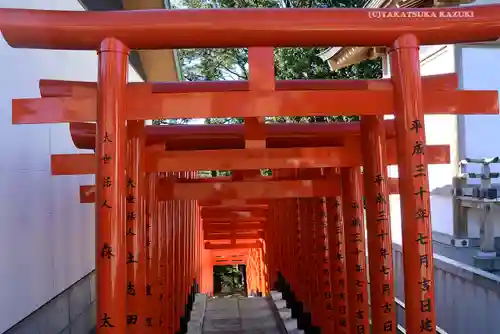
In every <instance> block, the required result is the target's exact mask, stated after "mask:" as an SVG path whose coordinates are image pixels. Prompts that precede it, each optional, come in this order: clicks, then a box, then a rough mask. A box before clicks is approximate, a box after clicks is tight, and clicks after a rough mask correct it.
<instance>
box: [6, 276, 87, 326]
mask: <svg viewBox="0 0 500 334" xmlns="http://www.w3.org/2000/svg"><path fill="white" fill-rule="evenodd" d="M95 324H96V316H95V271H92V272H91V273H89V274H87V275H86V276H85V277H83V278H82V279H81V280H79V281H78V282H76V283H75V284H73V285H72V286H70V287H69V288H68V289H66V290H64V291H63V292H61V293H60V294H59V295H57V296H56V297H54V298H53V299H51V300H50V301H48V302H47V303H46V304H44V305H43V306H42V307H40V308H39V309H37V310H36V311H34V312H33V313H31V314H30V315H29V316H27V317H26V318H24V319H23V320H21V321H20V322H19V323H17V324H16V325H15V326H13V327H12V328H10V329H9V330H7V331H6V332H4V334H88V333H89V332H90V331H91V330H92V329H93V328H94V327H95Z"/></svg>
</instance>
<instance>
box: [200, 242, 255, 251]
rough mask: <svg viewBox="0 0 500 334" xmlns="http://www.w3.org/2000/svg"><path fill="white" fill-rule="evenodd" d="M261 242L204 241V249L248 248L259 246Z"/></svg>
mask: <svg viewBox="0 0 500 334" xmlns="http://www.w3.org/2000/svg"><path fill="white" fill-rule="evenodd" d="M261 246H262V243H261V242H260V241H257V242H253V243H234V244H216V243H212V242H205V249H223V250H225V249H233V250H236V249H249V248H260V247H261Z"/></svg>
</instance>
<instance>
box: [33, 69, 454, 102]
mask: <svg viewBox="0 0 500 334" xmlns="http://www.w3.org/2000/svg"><path fill="white" fill-rule="evenodd" d="M39 87H40V95H41V96H42V97H94V96H96V92H97V83H95V82H83V81H63V80H46V79H42V80H40V82H39ZM422 87H423V89H426V90H433V89H450V90H453V89H457V88H458V75H457V74H456V73H447V74H438V75H429V76H425V77H422ZM351 89H352V90H369V89H371V90H392V81H391V79H375V80H276V85H275V90H351ZM127 90H128V92H127V94H144V93H145V92H146V93H148V92H152V93H202V92H212V93H215V92H237V91H248V90H249V84H248V81H238V80H234V81H184V82H152V83H150V82H140V83H129V84H128V85H127Z"/></svg>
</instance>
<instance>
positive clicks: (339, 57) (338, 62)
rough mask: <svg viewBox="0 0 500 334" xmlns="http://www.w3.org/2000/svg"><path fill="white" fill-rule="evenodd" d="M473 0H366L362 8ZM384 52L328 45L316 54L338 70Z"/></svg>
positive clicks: (440, 4) (381, 48)
mask: <svg viewBox="0 0 500 334" xmlns="http://www.w3.org/2000/svg"><path fill="white" fill-rule="evenodd" d="M474 1H475V0H368V1H367V2H366V4H365V6H364V8H429V7H453V6H458V5H462V4H468V3H472V2H474ZM385 54H386V47H384V46H373V47H330V48H328V49H326V50H324V51H323V52H321V53H320V54H319V55H318V56H319V57H320V58H321V59H322V60H323V61H327V62H328V64H329V65H330V68H331V69H332V70H334V71H335V70H338V69H340V68H343V67H347V66H350V65H353V64H357V63H360V62H362V61H364V60H368V59H375V58H378V57H380V56H383V55H385Z"/></svg>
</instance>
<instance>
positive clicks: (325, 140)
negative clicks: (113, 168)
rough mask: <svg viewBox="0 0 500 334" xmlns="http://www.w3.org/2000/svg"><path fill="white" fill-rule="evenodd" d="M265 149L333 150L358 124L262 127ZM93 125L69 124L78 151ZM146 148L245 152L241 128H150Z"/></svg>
mask: <svg viewBox="0 0 500 334" xmlns="http://www.w3.org/2000/svg"><path fill="white" fill-rule="evenodd" d="M384 125H385V130H386V135H387V138H394V137H395V131H394V120H386V121H384ZM264 128H265V133H266V138H267V139H266V142H267V147H271V148H272V147H276V148H285V147H295V146H297V147H304V146H306V147H307V146H321V145H324V146H334V145H341V144H342V143H343V137H345V136H351V135H359V134H360V132H359V122H351V123H309V124H301V123H282V124H279V123H278V124H265V126H264ZM95 129H96V127H95V124H93V123H70V132H71V136H72V138H73V142H74V143H75V145H76V147H78V148H80V149H94V148H95V133H96V130H95ZM145 132H146V144H147V145H149V146H151V145H157V144H160V145H165V147H167V148H168V150H193V149H196V150H201V149H205V150H206V149H242V148H245V140H244V126H243V124H223V125H221V124H219V125H217V124H211V125H189V126H186V125H169V126H156V125H150V126H147V127H146V128H145Z"/></svg>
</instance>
